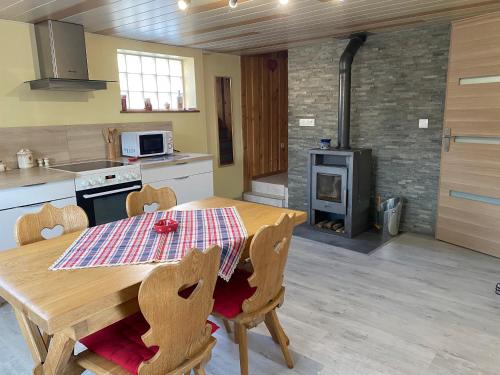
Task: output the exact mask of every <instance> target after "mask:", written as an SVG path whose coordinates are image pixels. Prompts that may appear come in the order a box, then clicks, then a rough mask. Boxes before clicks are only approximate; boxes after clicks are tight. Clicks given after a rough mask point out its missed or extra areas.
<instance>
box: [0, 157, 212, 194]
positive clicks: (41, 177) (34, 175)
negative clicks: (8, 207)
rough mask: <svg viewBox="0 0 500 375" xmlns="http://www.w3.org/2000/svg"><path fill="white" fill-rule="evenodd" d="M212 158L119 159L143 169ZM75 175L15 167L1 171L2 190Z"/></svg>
mask: <svg viewBox="0 0 500 375" xmlns="http://www.w3.org/2000/svg"><path fill="white" fill-rule="evenodd" d="M212 159H213V156H212V155H210V154H196V153H175V154H174V155H172V156H163V157H151V158H142V159H139V160H137V161H135V162H129V161H128V158H125V157H124V158H119V159H118V161H122V162H124V163H127V164H140V166H141V169H144V168H155V167H163V166H168V165H178V164H185V163H192V162H195V161H202V160H212ZM75 176H76V174H75V173H73V172H66V171H57V170H54V169H48V168H44V167H33V168H28V169H13V170H10V171H6V172H0V190H2V189H11V188H16V187H21V186H27V185H36V184H43V183H48V182H56V181H63V180H71V179H73V178H75Z"/></svg>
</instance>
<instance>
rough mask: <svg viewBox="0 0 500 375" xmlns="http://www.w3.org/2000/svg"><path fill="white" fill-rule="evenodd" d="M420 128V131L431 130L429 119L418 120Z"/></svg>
mask: <svg viewBox="0 0 500 375" xmlns="http://www.w3.org/2000/svg"><path fill="white" fill-rule="evenodd" d="M418 128H419V129H428V128H429V119H427V118H421V119H420V120H418Z"/></svg>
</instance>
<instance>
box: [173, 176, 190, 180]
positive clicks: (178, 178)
mask: <svg viewBox="0 0 500 375" xmlns="http://www.w3.org/2000/svg"><path fill="white" fill-rule="evenodd" d="M189 177H191V176H182V177H175V178H174V180H187V179H188V178H189Z"/></svg>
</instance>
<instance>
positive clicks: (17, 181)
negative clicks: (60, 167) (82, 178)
mask: <svg viewBox="0 0 500 375" xmlns="http://www.w3.org/2000/svg"><path fill="white" fill-rule="evenodd" d="M73 178H75V174H74V173H72V172H64V171H55V170H53V169H47V168H44V167H33V168H28V169H13V170H10V171H6V172H0V189H10V188H16V187H21V186H28V185H36V184H44V183H48V182H56V181H63V180H72V179H73Z"/></svg>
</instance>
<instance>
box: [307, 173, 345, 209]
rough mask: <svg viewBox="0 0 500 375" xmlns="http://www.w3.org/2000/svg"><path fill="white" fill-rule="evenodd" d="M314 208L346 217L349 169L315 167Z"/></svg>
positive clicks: (313, 182) (312, 197) (313, 177)
mask: <svg viewBox="0 0 500 375" xmlns="http://www.w3.org/2000/svg"><path fill="white" fill-rule="evenodd" d="M312 172H313V173H312V189H311V204H312V208H313V209H315V210H320V211H327V212H332V213H337V214H342V215H345V214H346V213H347V168H342V167H325V166H314V167H313V171H312Z"/></svg>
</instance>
